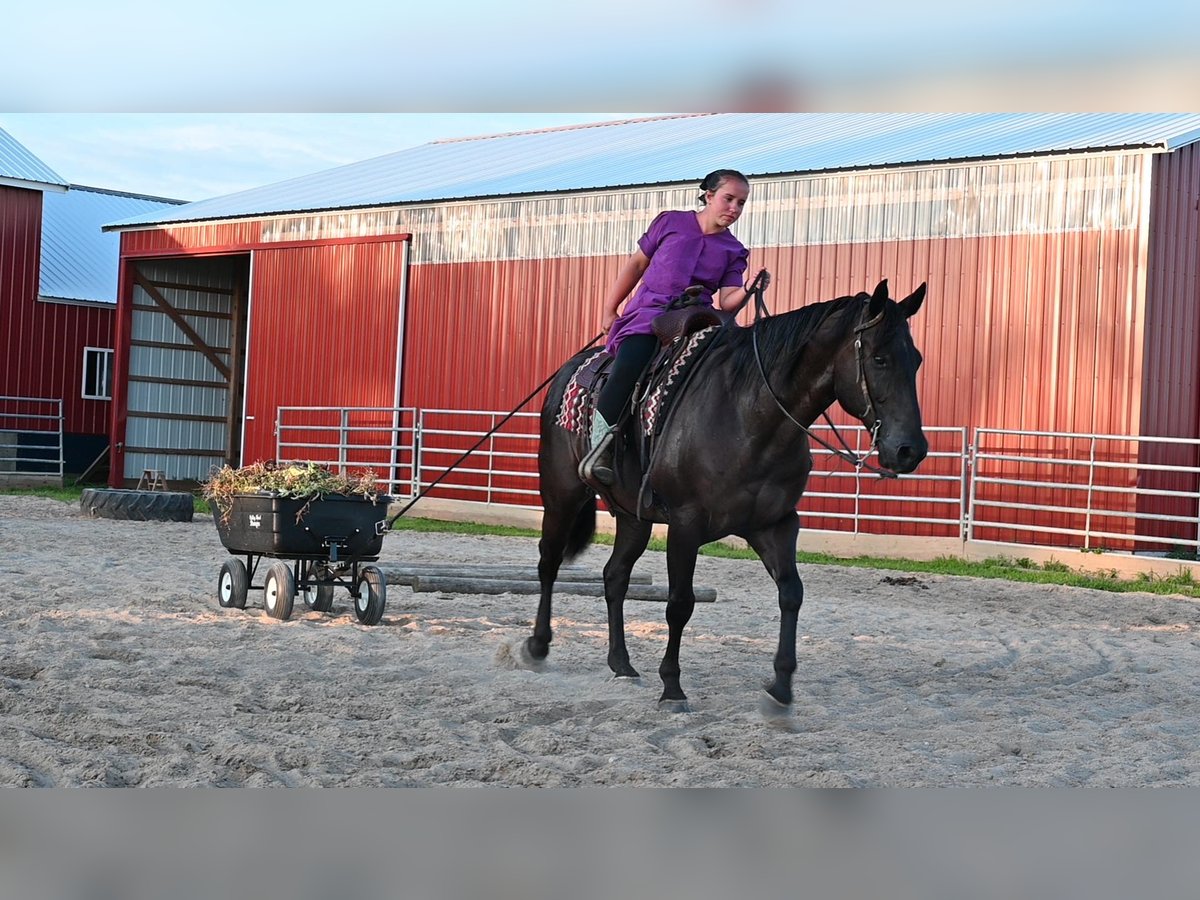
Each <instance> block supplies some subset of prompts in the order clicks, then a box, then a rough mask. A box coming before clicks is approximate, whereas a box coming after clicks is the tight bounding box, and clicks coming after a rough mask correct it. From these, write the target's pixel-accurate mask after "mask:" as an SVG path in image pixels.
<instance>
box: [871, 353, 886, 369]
mask: <svg viewBox="0 0 1200 900" xmlns="http://www.w3.org/2000/svg"><path fill="white" fill-rule="evenodd" d="M871 362H873V363H875V365H877V366H880V367H884V368H886V366H887V364H888V361H887V357H886V356H880V355H878V354H876V355H875V356H872V357H871Z"/></svg>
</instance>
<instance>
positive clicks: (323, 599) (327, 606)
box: [300, 566, 333, 612]
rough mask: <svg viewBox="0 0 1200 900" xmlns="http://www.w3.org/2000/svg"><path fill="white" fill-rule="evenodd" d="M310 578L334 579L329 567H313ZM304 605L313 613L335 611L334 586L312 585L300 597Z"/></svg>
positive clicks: (309, 573)
mask: <svg viewBox="0 0 1200 900" xmlns="http://www.w3.org/2000/svg"><path fill="white" fill-rule="evenodd" d="M307 577H308V578H313V577H316V578H332V577H333V573H332V572H330V571H329V567H328V566H313V567H312V569H310V570H309V572H308V576H307ZM300 598H301V599H302V600H303V601H304V605H305V606H307V607H308V608H309V609H311V610H312V611H313V612H329V611H330V610H331V609H333V585H332V584H310V585H309V586H308V587H306V588H305V589H304V592H303V593H302V594H301V595H300Z"/></svg>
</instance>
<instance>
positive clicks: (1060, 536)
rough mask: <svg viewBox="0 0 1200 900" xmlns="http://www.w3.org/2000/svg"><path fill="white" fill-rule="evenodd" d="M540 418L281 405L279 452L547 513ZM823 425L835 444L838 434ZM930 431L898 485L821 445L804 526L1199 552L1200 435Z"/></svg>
mask: <svg viewBox="0 0 1200 900" xmlns="http://www.w3.org/2000/svg"><path fill="white" fill-rule="evenodd" d="M506 416H509V417H510V418H509V419H508V421H506V422H505V423H504V425H503V426H502V427H501V428H499V429H498V430H497V431H496V433H495V434H491V435H489V432H490V431H491V430H492V429H493V428H494V427H495V426H496V424H497V423H498V422H500V421H501V420H502V419H504V418H505V417H506ZM538 420H539V414H538V413H536V412H529V413H517V414H515V415H514V414H511V413H508V412H501V411H491V410H462V409H423V410H422V409H413V408H408V407H405V408H398V409H386V408H376V407H347V408H329V407H280V409H279V413H278V418H277V422H276V433H277V435H278V437H277V451H276V455H277V458H278V459H279V460H280V461H285V460H312V461H315V462H318V463H321V464H323V465H326V466H329V467H330V468H332V469H335V470H338V471H347V470H348V469H355V468H371V469H373V470H374V471H375V473H376V476H377V477H378V478H379V479H380V481H381V482H383V483H384V484H386V486H387V490H388V492H389V493H391V494H393V495H394V496H396V497H398V498H401V499H410V498H412V497H414V496H416V495H417V494H418V493H419V492H421V491H423V490H426V489H428V488H430V486H431V485H432V484H433V483H434V482H435V481H438V479H442V480H441V481H440V482H439V483H438V484H437V486H436V487H435V488H433V490H432V491H431V493H430V496H431V497H436V498H448V499H459V500H470V501H474V502H479V503H486V504H495V505H499V506H514V507H532V508H535V509H536V508H539V507H540V498H539V495H538V475H537V451H538ZM839 430H840V431H841V433H842V435H843V436H844V437H845V438H846V439H847V441H849V442H850V443H851V448H852V449H853V450H854V451H855V452H856V453H858V454H861V453H862V452H863V451H864V450H865V449H866V447H865V442H866V436H865V434H864V432H863V430H862V429H861V428H858V427H857V426H853V427H852V426H846V427H839ZM814 431H817V432H821V431H824V432H826V434H822V437H829V436H831V435H829V434H828V433H829V432H831V431H832V429H831V428H830V427H829V426H827V425H823V426H815V427H814ZM925 434H926V436H927V437H928V438H929V443H930V451H929V455H928V456H927V457H926V459H925V462H923V463H922V464H921V468H920V469H919V470H918V472H916V473H914V474H912V475H905V476H903V477H902V478H899V479H881V478H879V477H878V476H877V475H875V474H874V473H871V472H870V471H868V470H865V469H863V470H857V471H856V470H854V469H853V468H851V467H850V466H848V465H846V463H845V462H844V461H842V460H840V459H838V458H837V457H836V456H835V455H834V454H833V453H831V452H830V451H828V450H826V449H824V448H822V447H817V446H814V447H813V462H814V470H813V473H812V476H811V477H810V479H809V483H808V489H807V491H806V492H805V494H804V497H803V499H802V501H801V504H800V508H799V513H800V516H801V521H802V523H803V525H804V527H805V528H806V529H808V530H814V531H830V532H840V533H853V534H856V535H857V534H899V535H911V536H918V537H923V536H932V537H948V538H954V539H957V540H962V541H971V542H978V543H997V544H1018V545H1027V546H1033V547H1037V546H1046V547H1072V548H1075V549H1086V550H1116V551H1131V552H1158V553H1162V552H1166V551H1170V550H1176V549H1184V550H1190V551H1191V552H1192V553H1193V554H1196V553H1197V552H1200V440H1189V439H1183V438H1153V437H1138V436H1129V435H1101V434H1079V433H1072V432H1043V431H1009V430H1002V429H991V428H977V429H976V430H975V432H974V441H973V442H972V443H968V429H967V428H965V427H927V428H926V429H925ZM485 436H486V439H485ZM481 440H482V443H480V442H481ZM477 443H479V444H480V445H479V446H478V447H477V448H475V449H474V450H472V451H471V452H470V453H469V454H467V451H468V450H470V449H471V448H472V447H474V446H475V444H477ZM464 454H466V455H465V456H464ZM451 467H453V470H452V471H449V472H447V470H448V469H451Z"/></svg>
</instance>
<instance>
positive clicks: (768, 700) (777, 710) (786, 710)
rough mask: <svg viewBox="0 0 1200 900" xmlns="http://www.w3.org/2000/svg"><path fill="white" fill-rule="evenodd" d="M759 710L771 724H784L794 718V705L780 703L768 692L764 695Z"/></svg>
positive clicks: (759, 702) (759, 703) (760, 700)
mask: <svg viewBox="0 0 1200 900" xmlns="http://www.w3.org/2000/svg"><path fill="white" fill-rule="evenodd" d="M758 710H759V712H761V713H762V715H763V718H765V719H766V720H767V721H769V722H783V721H787V720H790V719H791V717H792V705H791V704H790V703H780V702H779V701H778V700H776V699H775V698H774V697H772V696H771V695H770V694H769V693H766V692H764V693H763V695H762V697H761V698H760V699H759V701H758Z"/></svg>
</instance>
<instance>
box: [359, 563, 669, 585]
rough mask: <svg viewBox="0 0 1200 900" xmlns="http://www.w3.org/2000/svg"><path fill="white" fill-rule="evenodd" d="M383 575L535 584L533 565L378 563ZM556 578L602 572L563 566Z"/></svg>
mask: <svg viewBox="0 0 1200 900" xmlns="http://www.w3.org/2000/svg"><path fill="white" fill-rule="evenodd" d="M379 568H380V569H381V570H382V571H383V575H384V578H385V579H386V581H387V583H388V584H412V583H413V579H415V578H436V577H457V578H495V579H504V580H511V581H531V582H533V583H534V584H537V583H538V574H537V567H536V566H486V565H480V566H470V565H462V566H435V565H428V566H422V565H409V566H395V565H381V566H380V567H379ZM558 580H559V581H564V582H566V581H603V580H604V573H603V572H599V571H594V570H588V569H582V568H577V567H574V566H564V567H563V568H561V569H559V571H558ZM651 581H652V578H651V576H649V575H646V574H642V573H639V572H635V573H633V575H631V576H630V578H629V583H630V584H650V583H651Z"/></svg>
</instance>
